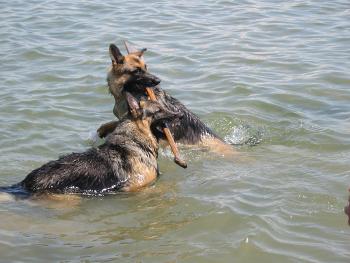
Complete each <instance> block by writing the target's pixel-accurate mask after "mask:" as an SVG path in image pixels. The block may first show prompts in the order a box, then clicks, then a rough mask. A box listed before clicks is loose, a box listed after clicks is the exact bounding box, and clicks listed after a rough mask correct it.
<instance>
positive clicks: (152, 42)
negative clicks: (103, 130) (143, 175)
mask: <svg viewBox="0 0 350 263" xmlns="http://www.w3.org/2000/svg"><path fill="white" fill-rule="evenodd" d="M0 8H1V10H2V19H0V33H1V36H2V38H1V39H0V47H1V48H0V62H1V66H2V67H1V70H0V79H1V82H0V86H1V87H0V120H1V125H0V144H1V154H0V166H1V173H0V185H12V184H14V183H16V182H19V181H20V180H22V179H23V178H24V176H25V175H26V174H27V173H28V172H30V171H31V170H33V169H34V168H37V167H39V166H40V165H42V164H43V163H45V162H47V161H49V160H51V159H56V158H57V157H58V156H59V155H62V154H65V153H70V152H72V151H74V152H78V151H84V150H86V149H87V148H88V147H90V144H91V142H89V140H88V138H89V133H90V132H91V131H94V130H96V128H97V127H99V125H100V124H101V123H104V122H106V121H109V120H111V119H113V118H114V117H113V114H112V107H113V103H114V101H113V98H112V97H111V96H110V95H109V94H108V91H107V87H106V80H105V79H106V70H107V67H108V66H109V63H110V59H109V56H108V45H109V43H116V44H118V45H119V46H122V40H129V41H130V42H131V43H134V44H137V45H138V46H140V47H147V48H148V50H149V51H147V53H146V61H147V62H148V67H149V69H150V71H151V72H152V73H154V74H156V75H158V76H159V77H160V78H161V79H162V87H163V88H164V89H165V90H167V91H168V92H169V93H170V94H172V95H173V96H175V97H176V98H178V99H179V100H180V101H182V102H183V103H185V104H186V105H187V106H188V107H189V108H190V109H192V110H193V111H194V112H195V113H196V114H198V115H199V116H200V117H201V118H202V119H203V120H204V121H205V122H206V123H208V125H209V126H210V127H211V128H212V129H213V130H215V131H216V132H217V133H218V134H219V135H220V136H221V137H223V138H224V139H225V140H226V141H227V142H229V143H230V144H232V146H233V147H235V148H236V149H237V151H238V152H239V153H240V156H243V157H244V158H242V157H237V158H236V157H235V158H223V157H222V156H220V155H215V154H212V153H210V152H208V151H205V150H203V149H202V148H198V149H193V148H192V149H188V148H186V147H184V148H183V149H182V153H183V155H184V157H185V158H186V159H187V160H188V163H189V167H188V169H186V170H183V169H181V168H179V167H177V166H176V165H175V164H174V163H173V161H172V157H171V155H170V151H169V152H168V150H167V149H165V150H162V151H161V154H160V159H159V165H160V171H161V176H160V178H159V180H158V181H157V182H156V183H155V184H154V185H153V186H151V187H149V188H147V189H144V190H143V191H141V192H139V193H134V194H118V195H113V196H107V197H96V196H95V197H84V198H79V199H78V200H77V199H76V198H75V197H74V196H70V197H69V198H66V197H65V198H63V200H62V197H55V198H51V197H50V198H49V197H48V198H41V199H40V198H39V199H36V200H33V199H23V200H17V201H13V200H11V198H4V199H6V200H2V201H3V202H0V236H1V238H0V254H1V261H3V262H13V261H29V262H52V261H67V260H68V261H73V262H75V261H91V262H105V261H118V262H232V259H233V258H234V259H235V262H257V261H259V262H280V261H283V262H327V263H328V262H348V259H349V256H350V253H349V246H348V244H349V242H348V240H349V231H350V228H349V227H348V226H347V216H346V214H344V206H345V205H346V203H347V198H348V197H347V188H348V187H349V182H350V175H349V171H350V165H349V163H350V162H349V156H350V139H349V132H350V125H349V123H350V122H349V116H350V115H349V113H350V104H349V100H350V91H349V85H350V78H349V74H348V69H349V68H350V52H349V51H350V50H349V46H350V39H349V37H348V36H349V33H350V32H349V28H350V20H349V19H348V17H349V3H348V1H345V0H338V1H333V2H332V3H331V4H329V3H328V2H322V1H314V0H311V1H292V2H285V3H277V2H275V1H270V0H265V1H254V0H253V1H235V2H230V1H191V2H189V1H176V2H153V3H147V4H145V3H141V2H140V1H118V3H114V2H110V1H109V2H92V1H84V2H73V3H71V2H69V3H68V2H67V3H65V1H63V2H62V1H60V2H57V1H45V2H44V3H43V2H40V1H30V2H23V1H22V2H21V3H19V2H17V1H11V2H2V3H0ZM123 52H124V50H123ZM7 197H8V196H7ZM0 199H1V197H0ZM346 211H347V212H349V211H348V210H346Z"/></svg>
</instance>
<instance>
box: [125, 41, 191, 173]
mask: <svg viewBox="0 0 350 263" xmlns="http://www.w3.org/2000/svg"><path fill="white" fill-rule="evenodd" d="M124 45H125V48H126V51H127V52H128V53H134V52H138V50H137V49H135V48H133V47H132V46H130V45H129V44H128V43H127V42H126V41H124ZM144 51H145V49H143V50H142V53H143V52H144ZM141 59H142V60H143V56H141ZM146 92H147V94H148V96H149V98H150V99H151V100H154V101H156V100H157V97H156V96H155V94H154V92H153V89H152V88H146ZM163 132H164V134H165V137H166V139H167V141H168V143H169V145H170V148H171V151H172V152H173V155H174V162H175V163H176V164H177V165H179V166H181V167H182V168H187V163H186V162H185V161H184V160H183V159H181V157H180V152H179V149H178V147H177V145H176V142H175V140H174V137H173V135H172V134H171V132H170V130H169V128H168V127H166V124H165V127H164V128H163Z"/></svg>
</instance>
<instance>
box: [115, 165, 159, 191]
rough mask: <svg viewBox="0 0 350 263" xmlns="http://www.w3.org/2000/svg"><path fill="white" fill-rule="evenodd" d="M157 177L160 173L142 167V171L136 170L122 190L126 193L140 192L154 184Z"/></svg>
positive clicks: (151, 168)
mask: <svg viewBox="0 0 350 263" xmlns="http://www.w3.org/2000/svg"><path fill="white" fill-rule="evenodd" d="M140 168H141V167H140ZM157 176H158V171H157V169H155V168H153V167H142V169H136V171H135V172H134V173H133V174H132V175H131V176H130V178H129V180H128V182H127V184H126V185H125V186H124V187H123V189H122V190H123V191H125V192H134V191H138V190H140V189H141V188H143V187H145V186H147V185H149V184H151V183H153V182H154V181H155V180H156V179H157Z"/></svg>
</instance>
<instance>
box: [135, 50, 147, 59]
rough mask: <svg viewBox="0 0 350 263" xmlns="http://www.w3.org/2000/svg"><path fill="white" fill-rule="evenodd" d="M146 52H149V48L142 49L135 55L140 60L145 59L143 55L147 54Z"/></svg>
mask: <svg viewBox="0 0 350 263" xmlns="http://www.w3.org/2000/svg"><path fill="white" fill-rule="evenodd" d="M146 51H147V48H143V49H141V50H139V51H136V52H133V54H135V55H136V56H138V57H139V58H143V53H145V52H146Z"/></svg>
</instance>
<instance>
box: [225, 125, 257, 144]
mask: <svg viewBox="0 0 350 263" xmlns="http://www.w3.org/2000/svg"><path fill="white" fill-rule="evenodd" d="M262 138H263V130H260V129H255V128H253V127H251V126H250V125H247V124H240V125H237V126H234V127H233V128H232V130H231V132H230V134H228V135H226V136H225V137H224V140H225V141H226V142H227V143H229V144H233V145H244V144H245V145H249V146H255V145H258V144H259V143H261V141H262Z"/></svg>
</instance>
